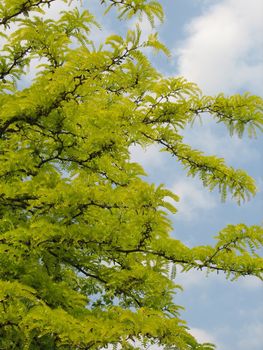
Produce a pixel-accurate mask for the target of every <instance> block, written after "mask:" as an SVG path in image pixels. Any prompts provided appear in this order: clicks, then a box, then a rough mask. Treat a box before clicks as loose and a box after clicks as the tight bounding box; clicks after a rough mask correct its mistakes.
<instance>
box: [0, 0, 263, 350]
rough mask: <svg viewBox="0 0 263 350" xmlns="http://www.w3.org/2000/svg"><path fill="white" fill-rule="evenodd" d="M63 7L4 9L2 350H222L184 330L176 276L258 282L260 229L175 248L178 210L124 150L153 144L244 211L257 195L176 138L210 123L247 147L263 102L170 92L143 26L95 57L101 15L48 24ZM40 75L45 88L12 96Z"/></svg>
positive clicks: (172, 86) (179, 87)
mask: <svg viewBox="0 0 263 350" xmlns="http://www.w3.org/2000/svg"><path fill="white" fill-rule="evenodd" d="M55 1H56V0H12V1H11V0H3V1H1V4H0V27H1V28H2V31H1V36H2V41H4V44H3V47H2V50H1V56H0V106H1V109H0V161H1V167H0V220H1V225H0V243H1V245H0V275H1V282H0V302H1V303H0V315H1V316H0V348H1V349H8V350H11V349H29V350H33V349H51V350H52V349H65V350H66V349H79V350H80V349H82V350H84V349H102V348H106V347H107V346H110V348H116V349H117V348H121V349H136V348H137V349H139V348H140V349H142V348H143V347H144V346H147V345H149V344H151V343H152V344H159V345H162V346H163V347H165V348H166V349H174V350H175V349H182V350H184V349H199V350H201V349H202V350H205V349H207V350H208V349H212V348H213V345H211V344H203V345H201V344H198V343H197V341H196V340H195V339H194V338H193V337H192V336H191V335H190V333H189V332H188V330H187V327H186V325H185V323H184V321H182V320H181V319H180V315H179V310H180V307H179V306H177V305H175V304H174V293H175V291H176V288H180V286H177V285H176V284H175V283H176V278H175V279H174V278H173V277H174V276H173V275H174V272H175V267H177V266H178V267H180V266H181V267H183V269H184V270H185V271H187V270H190V269H202V268H204V269H208V271H224V272H225V273H226V275H227V276H230V277H233V278H238V277H239V276H245V275H254V276H257V277H259V278H262V271H263V264H262V258H261V257H260V256H259V255H258V254H257V252H258V248H260V247H261V245H262V243H263V235H262V228H260V227H258V226H252V227H247V226H246V225H244V224H240V225H236V226H234V225H229V226H228V227H226V228H225V229H224V230H222V231H221V232H220V233H219V234H218V237H217V241H216V243H215V245H214V246H198V247H194V248H189V247H187V246H185V245H184V244H183V243H182V242H180V241H178V240H176V239H174V238H171V237H170V232H171V230H172V227H171V223H170V221H169V219H168V217H167V213H168V211H170V212H172V213H174V212H176V209H175V207H174V205H172V204H171V203H172V201H171V199H173V200H175V201H177V200H178V198H177V196H176V195H175V194H173V193H171V192H170V191H168V190H166V189H165V188H164V187H163V186H159V187H156V186H155V185H152V184H149V183H148V182H146V181H145V180H143V176H142V175H144V170H143V168H142V167H141V166H140V165H139V164H137V163H134V162H132V161H131V158H130V146H131V145H141V146H143V147H146V146H148V145H151V144H158V145H160V146H161V147H162V148H163V149H164V150H166V151H167V152H170V153H171V154H172V155H173V156H174V159H175V160H177V161H178V163H181V165H182V166H183V167H184V168H185V169H186V171H187V174H188V175H190V176H197V177H199V178H200V179H201V180H202V182H203V184H204V186H207V187H208V188H209V189H211V190H212V189H213V188H215V187H218V189H219V191H220V192H221V195H222V198H223V199H225V197H226V195H227V193H229V194H230V195H232V197H233V198H235V199H236V200H237V201H238V202H240V201H243V200H245V199H247V198H248V197H249V196H250V195H251V194H252V195H254V194H255V192H256V186H255V183H254V180H253V179H252V178H251V177H249V176H248V175H247V174H246V173H245V172H244V171H242V170H236V169H233V168H232V167H229V166H227V165H226V164H225V162H224V160H223V159H221V158H217V157H216V156H206V155H205V154H203V153H202V152H200V151H198V150H196V149H192V148H191V147H190V146H189V145H187V144H185V142H184V139H183V136H182V135H183V130H184V128H185V127H186V126H187V125H188V124H189V123H193V122H194V120H195V119H196V117H200V116H202V115H203V114H204V113H205V114H208V115H209V116H210V117H211V118H214V119H215V120H216V121H217V122H218V123H223V124H225V125H226V127H227V128H228V129H229V131H230V134H233V133H237V134H238V135H239V136H241V135H242V134H243V132H244V131H247V132H248V133H249V135H252V136H253V135H254V134H255V133H256V131H257V130H260V129H262V123H263V118H262V106H263V104H262V100H261V99H260V98H259V97H257V96H252V95H249V94H244V95H236V96H231V97H227V96H224V95H223V94H222V95H219V96H216V97H210V96H203V95H202V93H201V92H200V90H199V89H198V87H197V86H196V85H195V84H192V83H190V82H188V81H186V80H185V79H184V78H181V77H171V78H164V77H162V75H161V74H159V73H158V72H157V71H156V70H155V69H154V68H153V67H152V65H151V63H150V62H149V60H148V59H147V57H146V56H145V55H144V54H143V50H142V49H143V48H146V47H151V48H153V49H155V50H157V51H158V50H162V51H164V52H165V53H168V50H167V49H166V48H165V47H164V45H163V44H162V43H161V42H159V41H158V36H157V34H152V35H150V36H149V38H148V39H147V40H146V41H142V40H141V31H140V27H139V26H137V29H136V30H135V31H131V30H129V31H128V32H127V35H126V37H125V38H122V37H121V36H118V35H112V36H110V37H108V38H107V40H106V42H105V43H104V45H103V46H101V47H100V48H99V49H96V47H95V45H94V43H93V42H92V38H90V36H89V33H90V28H91V26H94V25H95V26H96V25H98V24H97V23H96V20H95V18H94V17H93V16H92V14H91V13H90V12H89V11H88V10H87V9H82V8H81V7H79V4H78V3H77V2H76V6H77V5H78V7H76V8H75V9H74V10H68V11H66V12H63V13H61V16H60V18H59V19H58V20H52V19H49V18H47V16H45V17H43V15H44V14H45V11H46V10H47V9H48V7H49V6H52V5H53V3H54V2H55ZM65 2H69V1H65ZM101 4H102V6H106V7H105V8H106V9H107V10H109V9H110V8H111V7H117V9H118V11H119V15H120V17H121V18H122V19H123V18H130V17H132V16H137V15H138V16H139V17H140V16H142V15H146V17H148V19H149V20H150V22H151V23H152V25H154V22H155V19H156V18H158V19H159V20H162V19H163V12H162V8H161V6H160V4H159V3H158V2H156V1H147V0H108V1H106V0H103V1H101ZM10 32H11V34H10V35H9V36H8V35H7V33H10ZM36 59H40V60H41V69H40V71H39V73H38V75H37V77H36V78H35V79H34V81H33V82H32V84H31V85H30V86H29V87H26V88H25V87H23V88H18V87H17V83H18V82H19V81H20V80H21V78H22V77H23V75H24V74H25V72H26V69H27V67H28V66H29V65H30V63H31V62H32V60H36ZM172 266H173V267H172ZM171 269H172V274H171Z"/></svg>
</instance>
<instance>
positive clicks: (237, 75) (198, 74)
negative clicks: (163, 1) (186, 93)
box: [176, 0, 263, 94]
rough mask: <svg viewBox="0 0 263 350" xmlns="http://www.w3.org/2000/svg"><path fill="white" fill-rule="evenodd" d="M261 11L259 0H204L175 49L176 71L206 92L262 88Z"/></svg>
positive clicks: (262, 25) (261, 6) (262, 7)
mask: <svg viewBox="0 0 263 350" xmlns="http://www.w3.org/2000/svg"><path fill="white" fill-rule="evenodd" d="M209 5H210V6H209ZM262 13H263V2H262V1H261V0H239V1H236V0H224V1H221V2H220V3H218V2H211V1H208V2H207V6H206V10H205V11H204V13H203V15H201V16H199V17H197V18H194V19H193V20H192V21H191V22H190V23H189V25H188V26H187V29H186V30H187V37H186V39H185V40H184V41H183V42H182V44H181V47H179V50H178V49H177V50H176V51H177V52H179V54H178V56H179V57H178V60H179V67H178V68H179V73H180V74H182V75H184V76H186V77H187V78H188V79H190V80H193V81H195V82H197V83H198V84H199V85H200V86H201V88H202V89H203V90H204V91H205V92H206V93H211V94H213V93H217V92H219V91H225V92H227V93H232V92H233V91H236V90H243V89H244V88H245V89H246V90H252V91H253V92H257V93H258V92H260V91H262V81H263V70H262V63H263V39H262V32H263V21H262Z"/></svg>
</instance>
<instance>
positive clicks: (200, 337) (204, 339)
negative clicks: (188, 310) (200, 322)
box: [189, 327, 217, 343]
mask: <svg viewBox="0 0 263 350" xmlns="http://www.w3.org/2000/svg"><path fill="white" fill-rule="evenodd" d="M189 333H191V334H192V335H193V336H194V337H195V338H196V339H197V341H198V342H199V343H217V341H216V339H215V337H214V336H213V335H212V334H210V333H208V332H207V331H206V330H204V329H201V328H193V327H192V328H190V330H189Z"/></svg>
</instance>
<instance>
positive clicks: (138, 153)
mask: <svg viewBox="0 0 263 350" xmlns="http://www.w3.org/2000/svg"><path fill="white" fill-rule="evenodd" d="M130 154H131V160H132V161H133V162H137V163H139V164H141V165H142V167H143V168H145V169H149V168H150V167H151V168H155V169H156V168H159V167H160V166H161V164H162V161H163V154H162V153H160V147H159V146H158V145H151V146H148V147H146V148H143V147H141V146H138V145H136V146H131V147H130Z"/></svg>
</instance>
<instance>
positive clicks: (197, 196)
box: [172, 178, 216, 221]
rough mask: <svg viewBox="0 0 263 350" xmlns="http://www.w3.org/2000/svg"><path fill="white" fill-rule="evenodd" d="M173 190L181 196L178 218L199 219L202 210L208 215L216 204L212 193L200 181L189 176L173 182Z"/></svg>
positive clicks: (178, 205)
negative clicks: (208, 211)
mask: <svg viewBox="0 0 263 350" xmlns="http://www.w3.org/2000/svg"><path fill="white" fill-rule="evenodd" d="M172 191H173V192H174V193H175V194H177V195H178V196H179V198H180V201H179V202H178V204H177V208H178V213H177V217H178V219H179V218H180V219H182V220H186V221H191V220H195V219H198V217H199V215H200V213H202V211H205V212H206V215H207V210H209V209H212V208H214V207H215V206H216V201H215V199H214V198H213V196H212V194H211V193H210V192H209V191H208V190H207V189H204V188H203V186H202V184H201V182H200V181H197V180H195V181H194V180H193V179H189V178H186V179H183V180H179V181H177V182H175V183H174V184H173V186H172Z"/></svg>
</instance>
